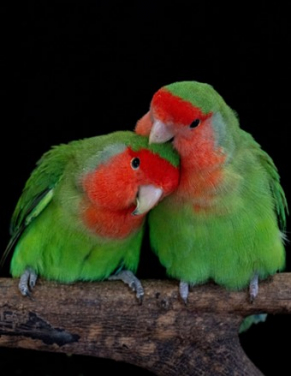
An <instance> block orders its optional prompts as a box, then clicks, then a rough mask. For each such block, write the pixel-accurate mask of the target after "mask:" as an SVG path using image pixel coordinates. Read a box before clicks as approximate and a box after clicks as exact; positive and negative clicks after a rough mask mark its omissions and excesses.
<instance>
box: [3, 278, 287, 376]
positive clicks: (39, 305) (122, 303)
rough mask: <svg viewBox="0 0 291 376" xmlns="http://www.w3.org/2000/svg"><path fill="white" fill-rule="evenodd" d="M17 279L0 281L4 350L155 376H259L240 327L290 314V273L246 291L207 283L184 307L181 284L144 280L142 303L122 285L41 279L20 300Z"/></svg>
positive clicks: (116, 283)
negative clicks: (70, 357)
mask: <svg viewBox="0 0 291 376" xmlns="http://www.w3.org/2000/svg"><path fill="white" fill-rule="evenodd" d="M17 283H18V281H17V280H13V279H10V278H6V279H0V346H5V347H18V348H26V349H36V350H45V351H54V352H66V353H71V354H83V355H90V356H96V357H102V358H111V359H115V360H117V361H124V362H128V363H132V364H135V365H138V366H140V367H143V368H146V369H148V370H150V371H152V372H153V373H155V374H157V375H161V376H163V375H165V376H171V375H179V376H186V375H187V376H188V375H199V376H202V375H225V376H226V375H232V376H236V375H248V376H252V375H256V376H259V375H262V374H261V372H260V371H259V370H258V369H257V368H256V367H255V366H254V365H253V364H252V363H251V361H250V360H249V359H248V358H247V356H246V355H245V353H244V352H243V350H242V348H241V346H240V343H239V338H238V327H239V325H240V323H241V321H242V319H243V317H245V316H247V315H250V314H252V313H259V312H266V313H273V314H275V313H291V288H290V286H291V273H283V274H278V275H275V276H274V277H273V278H271V279H269V280H267V281H265V282H262V283H261V284H260V290H259V295H258V297H257V299H256V300H255V302H254V303H252V304H251V303H249V301H248V294H247V291H242V292H230V291H226V290H225V289H223V288H220V287H218V286H215V285H212V284H207V285H203V286H197V287H195V288H194V289H193V291H191V292H190V297H189V302H188V304H187V306H185V304H184V303H183V302H182V301H181V300H180V299H179V297H178V284H177V282H176V281H166V280H165V281H159V280H147V281H142V283H143V286H144V289H145V297H144V301H143V304H142V305H140V304H138V302H137V300H136V298H135V296H134V294H133V293H132V292H131V291H130V290H129V289H128V288H127V287H126V286H125V285H123V283H122V282H113V281H112V282H111V281H110V282H97V283H76V284H72V285H64V284H57V283H53V282H47V281H44V280H39V281H38V284H37V286H36V288H35V291H34V292H33V296H32V298H23V297H22V296H21V295H20V293H19V292H18V289H17Z"/></svg>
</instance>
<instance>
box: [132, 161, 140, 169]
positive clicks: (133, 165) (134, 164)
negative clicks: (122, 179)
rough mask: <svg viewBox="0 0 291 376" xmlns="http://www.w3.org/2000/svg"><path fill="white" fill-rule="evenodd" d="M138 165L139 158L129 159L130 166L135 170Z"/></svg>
mask: <svg viewBox="0 0 291 376" xmlns="http://www.w3.org/2000/svg"><path fill="white" fill-rule="evenodd" d="M139 165H140V159H139V158H133V159H132V160H131V167H132V168H133V169H134V170H136V169H138V168H139Z"/></svg>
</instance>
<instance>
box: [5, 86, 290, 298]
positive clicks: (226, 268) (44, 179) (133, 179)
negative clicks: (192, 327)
mask: <svg viewBox="0 0 291 376" xmlns="http://www.w3.org/2000/svg"><path fill="white" fill-rule="evenodd" d="M148 138H149V139H148ZM169 141H170V142H169ZM179 158H180V165H179ZM147 212H149V214H148V222H149V231H150V232H149V236H150V243H151V246H152V249H153V250H154V252H155V253H156V254H157V256H158V258H159V260H160V262H161V264H162V265H163V266H164V267H165V268H166V271H167V274H168V275H169V276H170V277H173V278H176V279H178V280H179V281H180V283H179V291H180V296H181V297H182V299H183V300H184V301H185V302H187V299H188V295H189V286H191V285H196V284H202V283H205V282H207V281H209V280H212V281H214V282H215V283H217V284H219V285H221V286H224V287H225V288H227V289H232V290H241V289H244V288H246V287H247V286H248V287H249V296H250V300H251V301H253V300H254V299H255V297H256V296H257V294H258V284H259V280H260V279H264V278H267V277H268V276H269V275H272V274H274V273H276V272H277V271H281V270H282V269H283V268H284V265H285V250H284V240H285V234H284V230H285V226H286V214H287V213H288V207H287V201H286V197H285V194H284V191H283V189H282V187H281V185H280V177H279V174H278V171H277V169H276V167H275V165H274V163H273V161H272V159H271V158H270V156H269V155H268V154H267V153H266V152H264V151H263V150H262V149H261V147H260V145H259V144H258V143H257V142H256V141H255V140H254V139H253V137H252V136H251V135H250V134H249V133H247V132H245V131H244V130H242V129H241V128H240V126H239V120H238V117H237V115H236V113H235V112H234V111H233V110H232V109H231V108H230V107H229V106H228V105H227V104H226V103H225V101H224V100H223V98H222V97H221V96H220V95H219V94H218V93H217V92H216V91H215V90H214V88H213V87H212V86H210V85H208V84H204V83H199V82H195V81H182V82H176V83H173V84H170V85H166V86H164V87H162V88H161V89H159V90H158V91H157V92H156V93H155V94H154V96H153V98H152V100H151V104H150V109H149V111H148V112H147V113H146V114H145V115H144V116H143V117H142V118H141V119H140V120H139V121H138V122H137V124H136V127H135V133H134V132H130V131H124V132H114V133H112V134H109V135H104V136H99V137H93V138H90V139H85V140H80V141H73V142H71V143H69V144H67V145H60V146H57V147H55V148H53V149H51V150H50V151H49V152H47V153H46V154H44V156H43V157H42V158H41V160H40V161H39V163H38V166H37V168H36V169H35V170H34V171H33V173H32V175H31V177H30V178H29V179H28V181H27V183H26V186H25V188H24V191H23V193H22V196H21V197H20V199H19V201H18V204H17V206H16V209H15V212H14V214H13V217H12V227H11V231H12V238H11V240H10V243H9V244H8V247H7V250H6V252H5V254H4V258H5V257H6V255H7V254H8V252H9V251H10V249H12V248H13V247H15V251H14V254H13V258H12V262H11V273H12V275H13V276H14V277H20V282H19V289H20V291H21V293H22V294H23V295H29V294H30V290H31V289H32V288H33V287H34V285H35V282H36V279H37V276H38V275H42V276H43V277H45V278H47V279H53V280H57V281H61V282H73V281H77V280H103V279H106V278H109V279H121V280H123V281H124V282H125V283H127V284H129V285H130V287H131V288H132V289H133V290H135V291H136V295H137V297H138V299H139V300H141V299H142V296H143V294H144V291H143V288H142V285H141V283H140V281H139V280H138V279H137V278H136V276H135V275H134V273H135V271H136V269H137V266H138V262H139V254H140V247H141V242H142V236H143V230H144V221H145V216H146V213H147Z"/></svg>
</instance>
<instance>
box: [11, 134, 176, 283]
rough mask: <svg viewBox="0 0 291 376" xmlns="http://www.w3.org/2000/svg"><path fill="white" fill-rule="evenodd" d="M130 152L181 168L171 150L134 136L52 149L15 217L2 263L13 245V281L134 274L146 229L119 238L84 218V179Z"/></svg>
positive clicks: (33, 176) (31, 180)
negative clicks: (30, 275) (28, 276)
mask: <svg viewBox="0 0 291 376" xmlns="http://www.w3.org/2000/svg"><path fill="white" fill-rule="evenodd" d="M127 147H130V148H131V149H132V150H134V151H138V150H140V149H144V148H145V149H150V150H151V151H152V152H153V153H154V154H155V155H158V156H160V157H162V158H164V159H166V160H167V161H169V162H170V163H171V165H173V166H175V167H176V166H178V163H179V158H178V157H177V154H176V153H174V151H173V149H172V148H171V147H170V146H169V145H167V146H162V145H155V146H154V145H153V147H149V146H148V139H147V138H145V137H141V136H138V135H136V134H134V133H133V132H115V133H112V134H108V135H104V136H98V137H93V138H88V139H84V140H79V141H73V142H71V143H69V144H64V145H59V146H56V147H53V148H52V149H51V150H49V151H48V152H47V153H45V154H44V155H43V156H42V158H41V159H40V161H39V162H38V163H37V167H36V169H35V170H34V171H33V172H32V174H31V176H30V178H29V179H28V181H27V183H26V185H25V188H24V190H23V193H22V195H21V197H20V199H19V201H18V203H17V205H16V208H15V211H14V214H13V217H12V222H11V241H10V243H9V245H8V247H7V250H6V252H5V254H4V259H5V258H6V256H7V254H8V253H9V251H10V250H11V248H13V247H14V245H15V251H14V254H13V257H12V262H11V273H12V275H13V277H19V276H21V275H22V274H23V273H24V271H25V270H27V269H31V270H33V271H34V272H35V273H36V274H37V275H41V276H43V277H45V278H47V279H52V280H57V281H61V282H72V281H76V280H101V279H105V278H107V277H109V276H110V275H111V274H112V273H113V272H115V271H116V270H117V269H120V268H125V269H128V270H130V271H132V272H135V271H136V269H137V266H138V262H139V253H140V247H141V242H142V236H143V226H140V227H138V228H137V229H134V230H133V231H132V232H131V233H130V234H129V235H128V236H126V237H124V238H116V239H115V238H114V237H104V236H99V235H98V233H97V232H95V231H92V229H89V228H87V227H86V225H85V224H84V221H83V220H82V218H81V215H80V211H81V210H82V205H83V200H84V195H85V193H84V189H83V187H82V185H81V180H82V177H83V176H85V175H86V174H87V173H90V172H92V171H94V170H97V169H98V168H99V166H102V165H103V163H107V162H108V161H110V158H111V157H114V156H116V155H118V154H122V153H123V151H124V150H125V149H126V148H127ZM142 162H145V163H146V162H147V161H142ZM114 168H118V166H114ZM119 185H120V184H119V181H118V180H116V185H115V187H114V188H115V189H116V190H118V189H119ZM120 189H123V188H122V187H121V188H120ZM104 194H106V195H110V192H105V193H104ZM121 204H122V203H121ZM113 226H114V223H113Z"/></svg>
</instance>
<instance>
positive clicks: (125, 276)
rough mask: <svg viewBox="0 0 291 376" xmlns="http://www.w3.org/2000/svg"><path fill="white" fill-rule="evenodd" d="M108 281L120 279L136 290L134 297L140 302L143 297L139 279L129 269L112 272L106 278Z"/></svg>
mask: <svg viewBox="0 0 291 376" xmlns="http://www.w3.org/2000/svg"><path fill="white" fill-rule="evenodd" d="M108 279H109V280H110V281H122V282H123V283H125V284H126V285H128V286H129V287H130V288H131V289H132V291H135V292H136V297H137V299H138V301H139V303H140V304H142V300H143V297H144V289H143V287H142V284H141V282H140V280H139V279H138V278H137V277H136V276H135V275H134V274H133V273H132V272H131V271H129V270H122V271H121V272H119V273H117V274H114V275H112V276H110V277H109V278H108Z"/></svg>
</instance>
